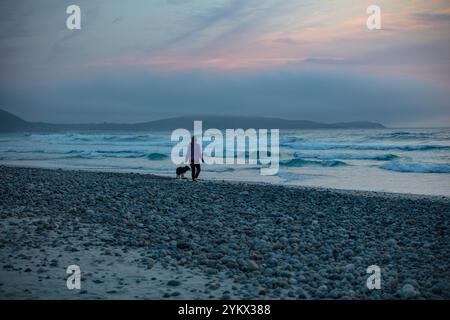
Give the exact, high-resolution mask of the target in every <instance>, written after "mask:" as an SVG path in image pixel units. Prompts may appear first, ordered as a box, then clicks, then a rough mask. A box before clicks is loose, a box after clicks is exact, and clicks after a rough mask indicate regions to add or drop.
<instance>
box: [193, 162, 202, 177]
mask: <svg viewBox="0 0 450 320" xmlns="http://www.w3.org/2000/svg"><path fill="white" fill-rule="evenodd" d="M191 173H192V180H195V179H197V178H198V175H199V174H200V163H194V162H191Z"/></svg>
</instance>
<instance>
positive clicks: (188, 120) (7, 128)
mask: <svg viewBox="0 0 450 320" xmlns="http://www.w3.org/2000/svg"><path fill="white" fill-rule="evenodd" d="M195 120H202V121H203V128H204V129H208V128H217V129H226V128H236V129H237V128H242V129H248V128H255V129H259V128H267V129H270V128H277V129H383V128H385V126H384V125H382V124H380V123H376V122H369V121H357V122H339V123H320V122H315V121H308V120H287V119H282V118H273V117H238V116H200V115H199V116H182V117H174V118H167V119H161V120H154V121H148V122H140V123H132V124H126V123H85V124H54V123H45V122H29V121H25V120H23V119H21V118H19V117H18V116H16V115H14V114H12V113H10V112H8V111H5V110H1V109H0V132H23V131H31V132H36V131H37V132H48V131H50V132H53V131H91V130H98V131H101V130H103V131H109V130H120V131H131V130H135V131H165V130H174V129H177V128H186V129H191V128H192V127H193V123H194V121H195Z"/></svg>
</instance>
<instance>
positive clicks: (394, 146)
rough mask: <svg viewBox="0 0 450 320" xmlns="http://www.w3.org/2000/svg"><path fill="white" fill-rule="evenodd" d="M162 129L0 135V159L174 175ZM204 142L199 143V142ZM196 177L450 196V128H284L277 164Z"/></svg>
mask: <svg viewBox="0 0 450 320" xmlns="http://www.w3.org/2000/svg"><path fill="white" fill-rule="evenodd" d="M174 145H175V142H172V141H171V140H170V132H158V133H153V132H152V133H149V132H126V133H117V132H95V133H94V132H86V133H82V132H79V133H74V132H68V133H48V134H41V133H39V134H38V133H33V134H3V135H0V164H9V165H19V166H35V167H52V168H55V167H56V168H79V169H89V170H103V171H121V172H123V171H125V172H129V171H131V172H141V173H153V174H160V175H169V176H174V172H175V167H176V166H175V165H174V164H173V163H172V162H171V159H170V152H171V149H172V147H173V146H174ZM205 145H206V144H205ZM202 169H203V171H202V174H201V177H202V178H204V179H219V180H241V181H260V182H269V183H280V184H289V185H304V186H320V187H331V188H340V189H356V190H376V191H388V192H401V193H416V194H433V195H447V196H449V195H450V129H377V130H372V129H368V130H292V131H282V132H281V134H280V169H279V172H278V174H277V175H276V176H261V175H260V171H259V170H257V169H259V167H258V166H257V165H249V164H247V165H228V166H225V165H203V167H202Z"/></svg>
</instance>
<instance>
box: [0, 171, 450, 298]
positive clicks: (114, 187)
mask: <svg viewBox="0 0 450 320" xmlns="http://www.w3.org/2000/svg"><path fill="white" fill-rule="evenodd" d="M0 178H1V179H0V180H2V184H1V185H0V198H1V200H2V201H0V218H1V220H0V221H1V224H0V235H1V236H0V257H1V260H2V265H1V266H0V299H30V298H33V299H57V298H64V299H230V298H231V299H449V298H450V272H449V266H450V241H449V234H450V221H449V219H448V215H449V212H450V199H449V198H448V197H441V196H427V195H423V196H422V195H411V194H393V193H384V192H370V191H352V190H335V189H326V188H312V187H302V186H283V185H275V184H270V183H253V182H251V183H248V182H237V181H217V180H201V181H199V182H197V183H193V182H192V181H181V180H176V179H174V178H170V177H161V176H156V175H152V174H139V173H118V172H99V171H88V170H85V169H82V170H67V169H40V168H24V167H14V166H0ZM69 264H77V265H79V266H80V268H81V272H82V285H81V290H68V289H67V288H66V279H67V277H68V275H67V274H66V272H65V271H66V270H65V269H66V268H67V266H68V265H69ZM370 265H379V266H380V268H381V270H382V273H381V279H382V280H381V281H382V288H381V290H369V289H368V288H367V287H366V281H367V277H368V274H367V272H366V269H367V267H368V266H370Z"/></svg>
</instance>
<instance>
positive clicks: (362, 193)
mask: <svg viewBox="0 0 450 320" xmlns="http://www.w3.org/2000/svg"><path fill="white" fill-rule="evenodd" d="M2 167H6V168H19V169H20V168H21V169H38V170H50V171H58V170H63V171H74V172H88V173H108V174H118V175H122V174H125V175H126V174H132V175H142V176H151V177H153V178H154V179H159V178H161V179H174V177H173V176H172V175H159V174H155V173H142V172H133V171H118V170H99V169H95V168H92V169H89V168H80V169H76V168H63V167H41V166H32V165H30V166H27V165H11V164H0V169H1V168H2ZM186 182H192V181H191V180H190V178H189V177H188V179H186ZM198 182H201V183H218V184H238V185H240V184H247V185H262V186H272V187H281V188H293V189H300V190H312V191H319V192H320V191H322V192H338V193H342V194H355V195H360V196H367V197H371V196H380V197H394V198H397V197H400V198H410V199H425V198H426V199H430V200H437V201H439V200H443V201H449V202H450V196H447V195H433V194H419V193H406V192H405V193H403V192H390V191H375V190H374V191H372V190H358V189H339V188H332V187H316V186H304V185H295V184H283V183H271V182H264V181H246V180H231V179H230V180H223V179H209V178H202V177H200V178H199V180H198Z"/></svg>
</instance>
